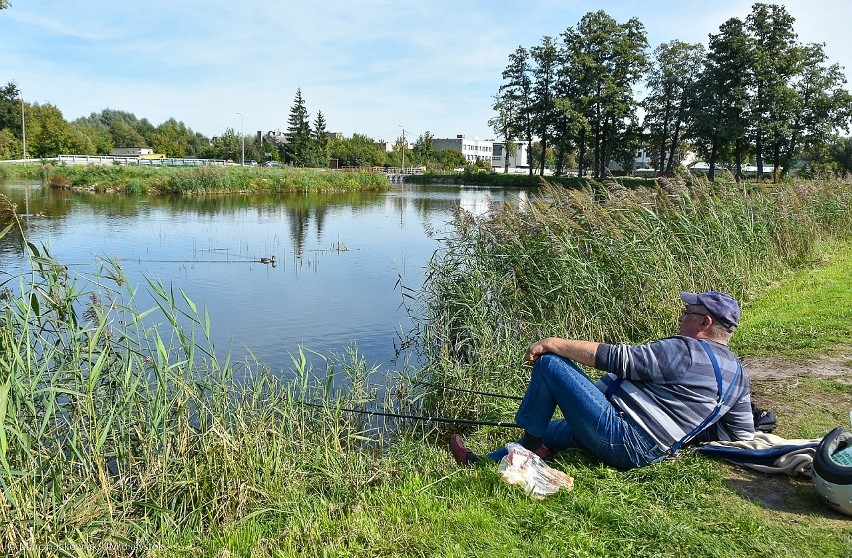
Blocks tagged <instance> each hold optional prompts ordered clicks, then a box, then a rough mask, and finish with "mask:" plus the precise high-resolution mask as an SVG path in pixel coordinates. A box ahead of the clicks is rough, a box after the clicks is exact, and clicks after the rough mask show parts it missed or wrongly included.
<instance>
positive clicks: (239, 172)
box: [43, 165, 390, 195]
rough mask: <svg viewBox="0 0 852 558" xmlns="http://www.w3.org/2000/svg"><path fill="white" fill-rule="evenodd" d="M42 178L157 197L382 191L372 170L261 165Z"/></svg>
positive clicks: (66, 169)
mask: <svg viewBox="0 0 852 558" xmlns="http://www.w3.org/2000/svg"><path fill="white" fill-rule="evenodd" d="M43 175H44V180H45V182H46V183H47V184H48V185H51V186H53V187H58V188H86V189H91V190H95V191H116V192H123V193H143V192H147V193H160V194H180V195H196V194H222V193H252V192H322V191H355V190H386V189H388V188H389V187H390V182H389V180H388V178H387V176H385V175H384V174H382V173H378V172H363V173H359V172H342V171H341V172H334V171H326V170H322V169H300V168H290V167H284V168H262V167H139V166H126V165H86V166H47V167H45V169H44V173H43Z"/></svg>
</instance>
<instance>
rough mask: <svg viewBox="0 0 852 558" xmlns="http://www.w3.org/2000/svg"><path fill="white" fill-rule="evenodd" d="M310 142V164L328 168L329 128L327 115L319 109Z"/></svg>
mask: <svg viewBox="0 0 852 558" xmlns="http://www.w3.org/2000/svg"><path fill="white" fill-rule="evenodd" d="M310 144H311V145H310V148H309V151H310V157H308V163H309V166H311V167H316V168H327V167H328V163H329V155H328V130H327V129H326V123H325V116H323V114H322V111H321V110H319V111H317V117H316V119H315V120H314V129H313V130H312V132H311V142H310Z"/></svg>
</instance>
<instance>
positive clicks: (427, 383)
mask: <svg viewBox="0 0 852 558" xmlns="http://www.w3.org/2000/svg"><path fill="white" fill-rule="evenodd" d="M415 385H418V386H429V387H435V388H438V389H443V390H447V391H462V392H464V393H473V394H476V395H485V396H487V397H497V398H499V399H515V400H516V401H521V400H523V397H521V396H519V395H503V394H502V393H488V392H486V391H474V390H472V389H464V388H457V387H450V386H445V385H442V384H433V383H431V382H416V384H415Z"/></svg>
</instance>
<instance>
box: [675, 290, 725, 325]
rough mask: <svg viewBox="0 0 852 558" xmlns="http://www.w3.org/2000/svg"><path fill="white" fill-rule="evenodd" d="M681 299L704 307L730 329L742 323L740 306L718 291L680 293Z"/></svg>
mask: <svg viewBox="0 0 852 558" xmlns="http://www.w3.org/2000/svg"><path fill="white" fill-rule="evenodd" d="M680 299H681V300H682V301H684V302H685V303H687V304H694V305H698V306H703V307H704V308H706V309H707V311H708V312H710V314H712V315H713V317H714V318H716V321H717V322H719V323H720V324H722V325H723V326H725V327H726V328H728V329H734V328H735V327H737V325H738V324H739V323H740V305H739V304H737V301H736V300H734V297H732V296H731V295H729V294H726V293H720V292H718V291H707V292H706V293H687V292H682V293H680Z"/></svg>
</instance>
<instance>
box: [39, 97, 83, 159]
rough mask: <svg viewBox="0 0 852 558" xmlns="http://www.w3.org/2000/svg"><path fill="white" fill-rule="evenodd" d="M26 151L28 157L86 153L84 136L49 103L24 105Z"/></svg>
mask: <svg viewBox="0 0 852 558" xmlns="http://www.w3.org/2000/svg"><path fill="white" fill-rule="evenodd" d="M25 110H26V114H27V153H28V154H29V156H30V157H36V158H45V157H56V156H57V155H62V154H70V153H86V152H87V151H88V148H89V146H88V144H87V141H86V138H85V137H84V136H82V135H81V134H79V133H78V132H77V130H75V129H74V128H73V127H72V126H71V125H70V124H69V123H68V122H66V121H65V118H64V117H63V116H62V111H60V110H59V109H58V108H57V107H56V106H54V105H51V104H49V103H45V104H38V103H36V104H34V105H26V104H25Z"/></svg>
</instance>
